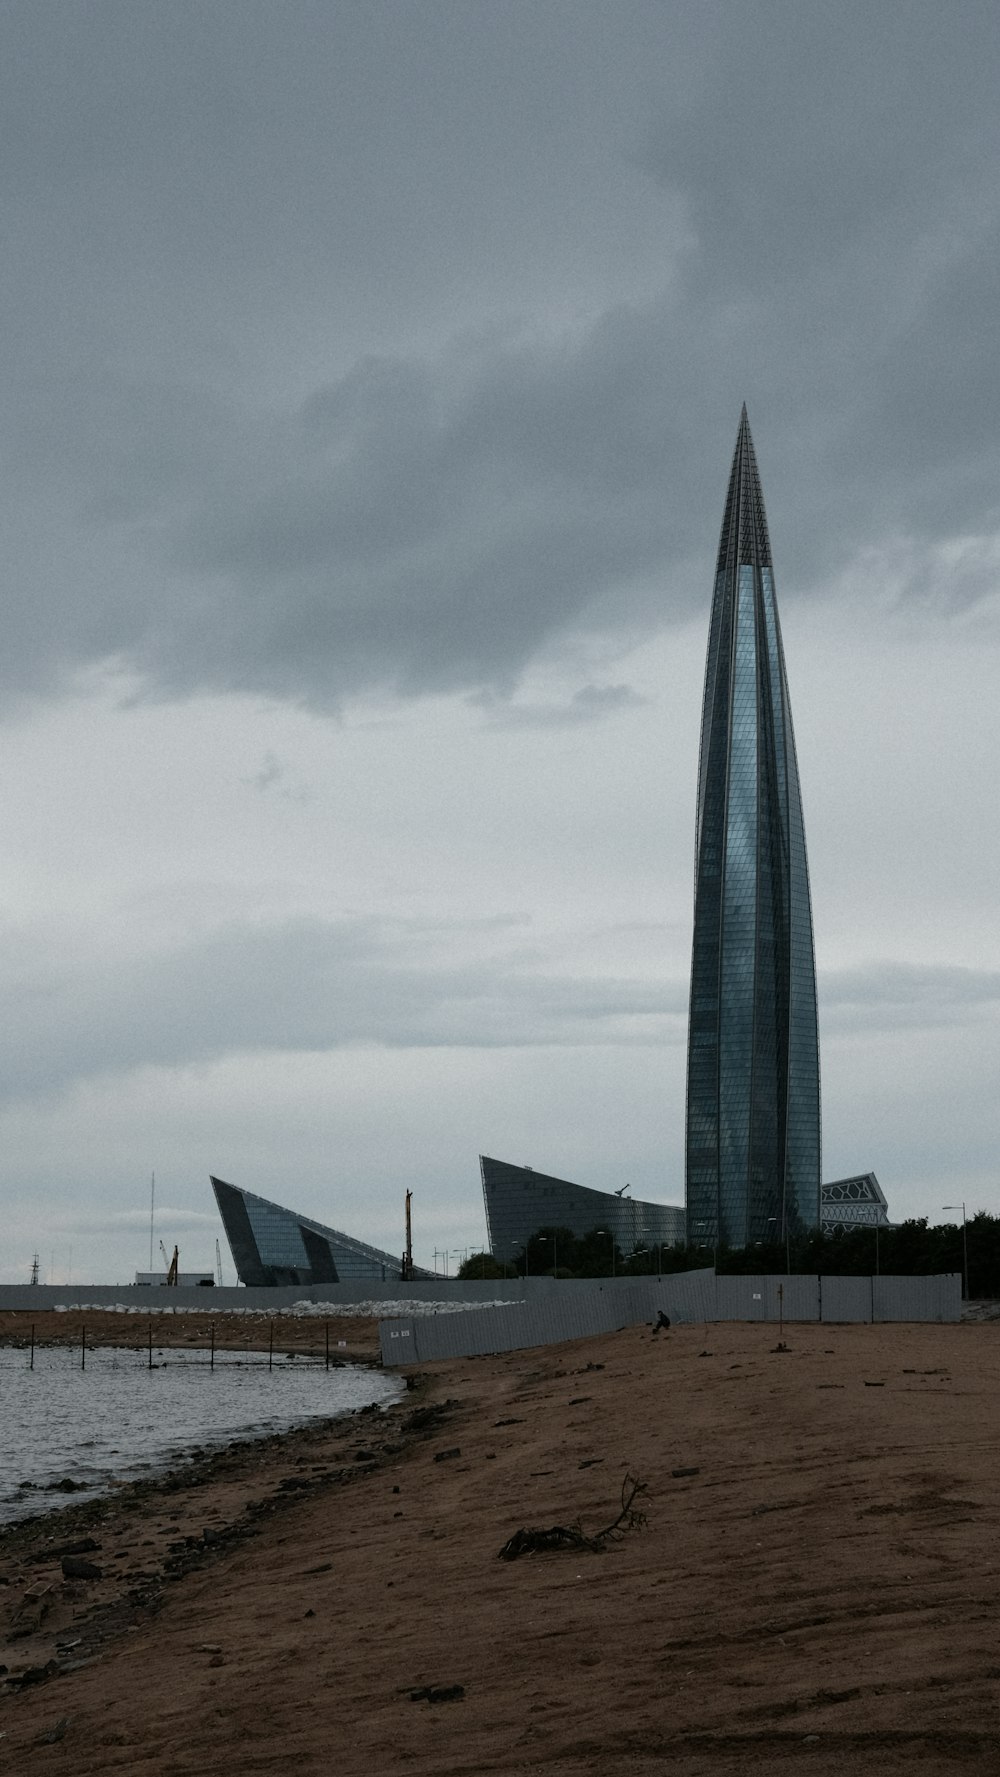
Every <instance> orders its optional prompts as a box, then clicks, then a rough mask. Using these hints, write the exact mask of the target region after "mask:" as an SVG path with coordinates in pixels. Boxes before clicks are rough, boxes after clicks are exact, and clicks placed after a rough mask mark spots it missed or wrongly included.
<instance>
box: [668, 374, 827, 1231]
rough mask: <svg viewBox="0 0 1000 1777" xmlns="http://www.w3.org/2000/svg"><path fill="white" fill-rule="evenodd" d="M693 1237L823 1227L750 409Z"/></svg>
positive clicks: (724, 579)
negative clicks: (821, 1225)
mask: <svg viewBox="0 0 1000 1777" xmlns="http://www.w3.org/2000/svg"><path fill="white" fill-rule="evenodd" d="M686 1197H687V1216H688V1221H687V1227H688V1239H689V1240H690V1241H693V1242H698V1241H699V1240H703V1241H705V1242H706V1243H710V1244H713V1245H729V1246H745V1245H747V1244H748V1243H750V1242H752V1241H769V1240H778V1239H787V1238H788V1237H789V1235H790V1234H791V1233H793V1232H794V1231H795V1230H796V1229H797V1228H801V1227H803V1226H807V1227H815V1226H818V1224H819V1214H820V1099H819V1036H818V1026H817V1015H816V969H815V961H814V952H813V934H812V912H811V908H810V901H809V876H808V869H807V864H806V849H805V833H804V830H803V825H802V803H801V796H800V792H799V777H798V767H797V764H796V759H795V740H794V736H793V733H792V714H791V705H790V703H789V698H788V684H787V680H786V677H785V662H784V655H783V651H782V646H781V630H780V626H779V623H778V608H777V603H776V601H775V594H774V577H773V573H772V566H771V546H770V540H769V537H768V531H767V516H766V513H765V511H764V497H763V494H762V492H761V486H760V476H759V473H758V469H757V459H756V455H755V452H754V447H753V440H752V438H751V436H750V424H749V421H748V419H747V410H746V406H745V405H744V408H743V411H742V413H741V415H740V424H739V430H738V431H737V435H736V449H735V452H734V454H733V466H732V470H731V472H730V477H729V487H728V490H727V493H726V504H725V509H724V513H723V519H722V532H721V536H720V539H719V556H718V563H717V566H716V576H715V593H714V597H713V601H712V614H711V621H710V626H709V641H708V659H707V663H706V669H705V699H704V705H703V709H702V729H701V754H700V759H699V766H698V815H697V836H696V852H695V915H694V945H693V952H692V963H691V1007H690V1018H689V1028H688V1092H687V1157H686Z"/></svg>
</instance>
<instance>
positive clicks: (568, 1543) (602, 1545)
mask: <svg viewBox="0 0 1000 1777" xmlns="http://www.w3.org/2000/svg"><path fill="white" fill-rule="evenodd" d="M647 1491H648V1489H647V1487H646V1483H645V1481H640V1480H639V1478H638V1476H636V1475H630V1474H626V1476H625V1479H624V1480H623V1481H622V1498H621V1510H620V1511H619V1513H618V1515H617V1517H615V1518H612V1520H611V1523H610V1524H606V1525H605V1527H604V1529H603V1530H597V1531H595V1532H594V1534H593V1536H587V1535H585V1533H584V1531H583V1530H582V1529H581V1527H580V1525H579V1524H551V1525H549V1527H548V1528H547V1529H545V1530H534V1529H527V1528H523V1529H521V1530H515V1532H514V1534H513V1536H512V1537H509V1538H508V1539H507V1541H506V1542H505V1543H504V1545H503V1548H502V1549H501V1550H500V1551H499V1554H500V1560H501V1561H516V1560H517V1559H518V1557H519V1556H520V1555H537V1554H544V1553H547V1552H548V1551H550V1550H554V1549H576V1550H578V1551H580V1550H586V1551H587V1552H588V1553H589V1554H591V1555H601V1554H603V1553H604V1550H605V1549H606V1548H607V1546H608V1544H609V1543H610V1542H618V1541H619V1539H620V1538H621V1537H623V1536H624V1535H625V1532H626V1531H627V1530H641V1529H642V1527H643V1525H644V1524H645V1522H646V1514H645V1512H644V1511H641V1510H640V1509H639V1508H638V1507H637V1506H636V1504H635V1502H636V1500H637V1499H639V1498H641V1496H642V1495H643V1494H644V1493H646V1492H647Z"/></svg>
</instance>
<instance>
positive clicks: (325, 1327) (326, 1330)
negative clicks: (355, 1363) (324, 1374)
mask: <svg viewBox="0 0 1000 1777" xmlns="http://www.w3.org/2000/svg"><path fill="white" fill-rule="evenodd" d="M323 1331H324V1333H325V1334H326V1367H327V1369H329V1368H330V1322H329V1321H328V1320H327V1321H324V1323H323Z"/></svg>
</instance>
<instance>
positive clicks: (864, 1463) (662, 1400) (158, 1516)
mask: <svg viewBox="0 0 1000 1777" xmlns="http://www.w3.org/2000/svg"><path fill="white" fill-rule="evenodd" d="M409 1380H410V1387H409V1391H408V1393H407V1395H406V1397H404V1399H403V1401H401V1403H400V1404H399V1405H398V1406H397V1407H393V1408H390V1409H389V1410H388V1411H387V1412H382V1413H379V1411H378V1409H376V1410H375V1412H374V1413H372V1412H371V1411H370V1410H369V1411H367V1412H366V1411H362V1413H361V1414H354V1415H352V1416H351V1417H350V1418H348V1419H346V1420H341V1421H339V1422H333V1424H332V1425H328V1426H324V1427H319V1426H309V1427H304V1428H301V1429H300V1430H298V1431H295V1432H292V1433H289V1434H283V1435H280V1436H277V1437H274V1438H272V1439H267V1440H264V1441H263V1443H262V1444H261V1445H256V1444H251V1443H246V1444H240V1445H234V1446H232V1447H230V1448H229V1449H228V1450H224V1451H221V1452H219V1453H217V1454H216V1455H215V1456H213V1457H212V1458H209V1459H208V1460H207V1461H206V1462H205V1463H204V1464H201V1465H198V1466H197V1468H196V1469H191V1468H190V1467H187V1468H186V1472H184V1473H182V1474H179V1475H174V1476H173V1477H171V1478H170V1480H169V1482H167V1483H164V1484H162V1485H161V1484H157V1485H156V1486H155V1487H153V1486H150V1485H149V1484H148V1483H145V1482H143V1483H138V1484H136V1485H135V1486H134V1487H131V1488H129V1489H123V1490H121V1492H120V1495H119V1496H118V1497H115V1498H113V1499H111V1500H110V1501H109V1500H105V1501H103V1502H97V1501H95V1502H92V1503H91V1504H88V1505H87V1506H84V1507H81V1508H75V1507H70V1508H69V1511H68V1512H66V1513H60V1514H58V1517H57V1519H56V1522H55V1523H54V1524H53V1523H52V1520H51V1519H49V1520H48V1525H49V1529H48V1530H47V1531H46V1533H45V1534H46V1537H47V1541H46V1540H45V1537H42V1536H40V1533H39V1520H38V1519H35V1520H33V1521H32V1534H33V1536H34V1538H35V1540H34V1541H33V1542H32V1541H31V1538H30V1537H29V1535H28V1532H27V1530H26V1529H25V1527H24V1525H23V1524H22V1525H19V1526H12V1527H11V1530H10V1531H9V1532H8V1533H6V1534H5V1535H2V1536H0V1579H4V1580H6V1581H7V1584H6V1585H5V1586H2V1587H0V1614H4V1615H5V1619H6V1627H5V1633H6V1634H7V1635H8V1636H9V1633H10V1627H11V1620H12V1618H13V1617H15V1615H16V1613H17V1612H18V1611H20V1610H26V1611H29V1612H30V1610H31V1609H32V1608H36V1607H38V1606H39V1605H41V1604H42V1602H43V1600H44V1599H45V1598H48V1599H49V1603H48V1606H47V1609H46V1610H45V1612H44V1613H43V1617H42V1620H41V1621H39V1623H38V1625H37V1628H36V1630H34V1631H33V1632H31V1633H29V1634H25V1635H22V1636H19V1637H18V1638H16V1639H15V1640H14V1641H9V1640H8V1641H7V1642H6V1644H5V1645H4V1646H3V1647H2V1648H0V1661H2V1662H4V1663H6V1664H7V1665H8V1666H9V1667H10V1668H11V1673H13V1672H14V1670H15V1667H16V1668H17V1669H19V1670H20V1671H21V1672H22V1673H23V1672H24V1671H25V1670H27V1669H29V1668H30V1666H31V1665H32V1664H33V1665H34V1666H35V1667H36V1668H39V1669H41V1670H40V1671H39V1675H38V1676H37V1678H35V1679H34V1680H29V1681H28V1682H27V1683H25V1682H23V1680H21V1681H18V1682H16V1683H14V1684H11V1683H10V1681H9V1680H10V1675H8V1679H7V1681H6V1682H5V1683H4V1684H3V1686H2V1687H0V1734H3V1735H5V1738H4V1739H3V1740H2V1741H0V1747H2V1749H3V1753H4V1755H5V1760H6V1762H7V1763H8V1764H9V1768H11V1770H14V1769H20V1768H21V1766H20V1765H19V1764H18V1763H17V1761H18V1759H19V1758H20V1759H21V1760H22V1761H23V1762H24V1763H25V1764H26V1763H27V1760H28V1759H29V1757H30V1759H31V1761H32V1762H31V1769H36V1768H37V1769H39V1770H41V1771H43V1772H44V1773H46V1777H49V1774H51V1777H91V1774H92V1777H97V1774H98V1773H101V1777H103V1774H104V1773H105V1772H114V1773H120V1774H122V1777H159V1774H160V1773H170V1774H171V1777H188V1773H190V1774H191V1777H194V1774H195V1773H196V1772H197V1773H199V1777H230V1774H231V1773H232V1772H233V1771H234V1770H237V1769H238V1770H239V1771H240V1772H241V1773H242V1774H245V1777H258V1774H260V1777H264V1774H270V1773H278V1772H282V1771H284V1770H286V1769H287V1768H288V1766H289V1765H290V1764H294V1766H295V1767H297V1770H298V1772H299V1774H300V1777H313V1774H315V1777H321V1774H322V1777H326V1774H327V1773H328V1772H329V1770H330V1769H333V1768H335V1769H336V1770H337V1771H338V1777H363V1774H364V1777H371V1773H372V1772H375V1771H377V1772H378V1773H379V1774H380V1777H381V1774H382V1773H383V1772H384V1773H393V1774H395V1773H403V1772H404V1771H405V1772H406V1773H411V1774H413V1777H440V1774H442V1773H447V1774H450V1773H455V1774H456V1777H457V1774H459V1773H463V1774H469V1777H472V1774H475V1777H480V1774H493V1773H496V1774H497V1777H500V1774H503V1777H520V1773H522V1772H527V1771H529V1770H530V1771H537V1770H542V1769H544V1771H545V1772H546V1773H547V1777H581V1774H583V1773H591V1772H593V1773H594V1774H595V1777H596V1774H597V1773H601V1774H602V1777H603V1774H604V1773H608V1772H610V1773H613V1774H614V1777H647V1774H648V1777H653V1773H654V1772H655V1773H656V1774H657V1777H659V1773H660V1772H662V1770H663V1768H664V1764H668V1765H669V1768H670V1770H671V1771H672V1772H673V1773H676V1774H677V1777H730V1774H732V1777H735V1774H736V1773H741V1774H742V1773H745V1772H746V1771H747V1770H748V1769H750V1768H751V1766H752V1765H754V1764H756V1763H757V1762H759V1761H762V1760H766V1761H767V1763H768V1764H769V1765H771V1766H774V1767H778V1768H780V1769H781V1770H783V1771H787V1772H789V1773H790V1774H791V1773H795V1774H796V1777H797V1774H798V1773H799V1772H805V1773H808V1777H834V1774H837V1777H839V1774H840V1773H841V1772H842V1771H843V1770H845V1769H848V1768H850V1769H852V1770H858V1771H862V1772H867V1771H873V1772H874V1771H875V1770H876V1769H877V1770H878V1772H879V1773H880V1777H884V1774H887V1773H893V1774H895V1773H899V1777H902V1773H904V1772H905V1773H907V1774H909V1773H912V1772H913V1771H925V1772H927V1774H928V1777H936V1773H937V1772H939V1771H940V1770H941V1769H942V1768H947V1769H948V1770H949V1771H956V1772H962V1771H965V1770H966V1769H967V1770H969V1771H970V1772H971V1771H973V1770H976V1771H979V1770H983V1769H985V1768H987V1762H988V1761H989V1760H990V1759H992V1760H993V1761H994V1763H995V1762H996V1760H997V1758H998V1757H1000V1730H998V1720H1000V1715H998V1703H1000V1658H998V1656H997V1655H996V1654H995V1652H994V1650H993V1641H994V1635H993V1626H994V1624H995V1621H996V1614H997V1605H998V1604H1000V1502H998V1500H997V1497H996V1489H995V1435H994V1434H993V1431H992V1427H993V1423H994V1419H993V1414H994V1405H993V1403H994V1401H995V1399H996V1393H997V1390H998V1389H1000V1337H998V1331H997V1327H996V1325H995V1323H994V1324H986V1325H971V1326H970V1325H961V1324H959V1325H948V1326H943V1327H942V1326H901V1325H894V1326H878V1327H874V1328H872V1327H870V1326H865V1327H844V1326H830V1325H824V1326H822V1327H815V1326H808V1325H795V1326H792V1327H789V1328H786V1329H785V1339H784V1342H783V1343H776V1329H775V1328H774V1327H770V1326H767V1325H755V1326H747V1325H738V1324H726V1325H715V1326H711V1327H709V1328H707V1329H706V1328H702V1327H697V1328H692V1327H681V1328H674V1329H672V1330H671V1332H670V1333H669V1334H667V1335H661V1336H660V1337H659V1338H657V1337H656V1336H654V1335H653V1334H652V1333H651V1331H650V1329H649V1328H648V1327H646V1326H634V1327H629V1328H627V1329H624V1330H623V1331H621V1332H619V1333H616V1334H608V1335H601V1336H599V1337H596V1338H590V1339H586V1340H581V1341H578V1342H574V1343H572V1344H567V1345H563V1346H558V1347H546V1348H544V1349H541V1350H534V1351H523V1352H516V1353H510V1354H503V1355H500V1356H497V1357H491V1358H478V1359H471V1360H461V1361H445V1362H440V1363H436V1364H431V1365H425V1366H422V1368H421V1370H420V1372H419V1374H414V1375H412V1377H411V1378H410V1379H409ZM626 1473H630V1474H632V1475H635V1476H636V1477H637V1478H638V1479H639V1480H641V1481H642V1482H643V1483H644V1485H645V1488H646V1491H645V1493H644V1494H643V1495H642V1498H641V1505H642V1510H643V1512H644V1515H645V1521H644V1523H643V1524H642V1525H641V1526H640V1527H637V1528H634V1529H631V1530H627V1531H626V1533H625V1534H624V1535H623V1536H621V1537H620V1538H619V1539H617V1540H612V1541H611V1542H609V1543H608V1544H607V1545H606V1546H605V1548H604V1552H602V1553H596V1552H593V1551H592V1549H590V1548H584V1549H581V1548H576V1547H570V1548H564V1549H562V1550H561V1551H556V1552H553V1553H541V1554H533V1555H530V1556H526V1557H525V1558H523V1559H520V1560H514V1561H502V1560H499V1559H498V1556H499V1553H500V1550H501V1547H503V1546H504V1544H505V1543H507V1542H508V1540H509V1539H510V1538H511V1537H512V1536H513V1535H514V1534H515V1533H516V1532H517V1531H518V1530H519V1529H521V1528H525V1527H534V1528H542V1527H544V1528H552V1527H554V1526H569V1527H573V1526H574V1525H579V1526H581V1527H582V1530H583V1532H584V1535H585V1537H592V1536H593V1534H594V1533H595V1531H597V1530H599V1529H600V1528H601V1527H602V1526H604V1525H607V1524H608V1523H609V1522H610V1521H611V1520H612V1519H613V1518H614V1516H615V1515H616V1513H617V1511H618V1508H619V1502H620V1496H621V1485H622V1480H623V1477H624V1476H625V1474H626ZM77 1512H79V1513H81V1514H86V1519H87V1524H89V1526H90V1534H92V1535H93V1537H94V1540H95V1541H100V1542H101V1544H102V1547H101V1549H100V1550H98V1551H93V1552H92V1554H93V1560H94V1562H95V1565H97V1564H100V1565H101V1566H102V1567H103V1568H106V1569H107V1570H108V1571H109V1572H110V1573H112V1574H114V1575H116V1576H117V1577H116V1578H114V1579H112V1580H108V1581H107V1582H105V1581H104V1580H103V1579H102V1581H101V1582H97V1581H94V1582H87V1581H75V1580H64V1579H62V1578H61V1575H60V1571H59V1563H58V1561H57V1560H53V1559H52V1558H51V1557H52V1554H53V1550H54V1548H55V1547H58V1546H59V1543H58V1542H57V1536H58V1537H59V1539H60V1540H62V1538H63V1530H64V1527H66V1526H68V1525H69V1524H70V1522H71V1521H72V1522H73V1524H74V1528H75V1527H76V1524H77V1523H79V1525H80V1527H81V1530H83V1529H84V1528H85V1525H84V1520H83V1517H82V1516H81V1517H80V1518H79V1519H77V1518H75V1517H73V1516H72V1515H73V1514H76V1513H77ZM14 1538H17V1539H21V1546H20V1547H19V1548H17V1549H15V1548H14V1547H13V1546H12V1539H14ZM172 1545H173V1546H172ZM104 1584H107V1586H108V1590H107V1592H106V1594H105V1595H104V1596H101V1595H100V1593H99V1587H100V1586H101V1585H104ZM70 1643H72V1644H74V1645H69V1644H70ZM50 1659H55V1660H56V1661H57V1667H56V1668H50V1669H49V1670H47V1671H46V1670H45V1668H46V1667H47V1665H48V1662H49V1660H50ZM81 1660H82V1661H83V1662H84V1664H82V1665H79V1664H77V1662H79V1661H81ZM994 1662H996V1663H995V1664H994Z"/></svg>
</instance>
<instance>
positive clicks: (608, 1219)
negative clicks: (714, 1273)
mask: <svg viewBox="0 0 1000 1777" xmlns="http://www.w3.org/2000/svg"><path fill="white" fill-rule="evenodd" d="M479 1170H480V1174H481V1176H482V1181H483V1202H484V1204H485V1207H486V1230H487V1237H488V1241H489V1248H490V1252H491V1253H492V1254H493V1257H494V1258H495V1259H498V1260H499V1261H500V1263H501V1264H503V1265H510V1264H513V1263H514V1262H515V1260H516V1259H517V1258H518V1257H519V1256H520V1255H521V1254H522V1253H523V1252H524V1248H525V1244H526V1242H527V1241H528V1240H529V1239H530V1237H531V1235H532V1234H534V1233H535V1232H536V1231H537V1230H538V1229H539V1228H568V1229H569V1230H570V1233H571V1234H575V1235H576V1236H577V1238H578V1239H580V1238H582V1236H583V1235H585V1234H589V1233H590V1232H591V1230H592V1229H594V1228H608V1229H610V1231H611V1233H612V1234H613V1235H614V1238H615V1245H616V1246H617V1247H618V1250H619V1252H621V1253H624V1254H626V1256H627V1255H628V1254H629V1253H631V1252H635V1250H636V1248H637V1247H642V1248H645V1249H646V1250H647V1251H649V1252H652V1251H654V1249H655V1248H656V1247H659V1246H672V1245H674V1243H675V1242H679V1241H682V1240H683V1239H684V1211H683V1209H681V1208H679V1207H678V1206H675V1205H673V1204H668V1203H644V1202H643V1201H642V1199H641V1198H639V1197H629V1196H626V1195H625V1194H624V1193H622V1194H621V1195H619V1193H618V1192H617V1191H595V1190H593V1189H592V1188H591V1187H590V1186H589V1185H574V1184H572V1183H571V1182H570V1180H569V1179H561V1178H554V1177H552V1176H551V1175H550V1174H549V1173H547V1172H535V1171H534V1170H533V1168H532V1167H530V1166H513V1165H511V1164H510V1162H509V1161H507V1160H493V1159H491V1158H490V1156H489V1155H488V1154H480V1156H479ZM609 1250H610V1249H609Z"/></svg>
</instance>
